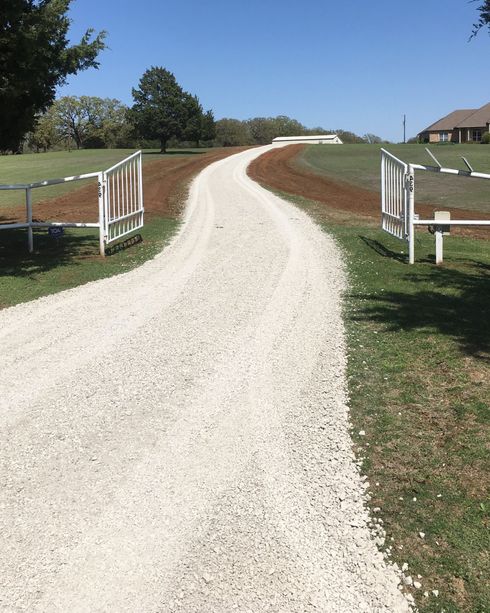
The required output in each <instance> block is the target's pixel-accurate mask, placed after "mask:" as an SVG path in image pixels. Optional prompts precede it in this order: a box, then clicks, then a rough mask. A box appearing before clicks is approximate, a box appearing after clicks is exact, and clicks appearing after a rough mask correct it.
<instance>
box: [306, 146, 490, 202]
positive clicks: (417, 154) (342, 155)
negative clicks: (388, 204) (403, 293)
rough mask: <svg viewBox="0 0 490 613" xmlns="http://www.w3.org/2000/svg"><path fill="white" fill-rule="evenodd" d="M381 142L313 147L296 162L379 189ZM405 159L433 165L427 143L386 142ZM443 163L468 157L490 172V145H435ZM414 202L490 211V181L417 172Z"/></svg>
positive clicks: (450, 164) (460, 165)
mask: <svg viewBox="0 0 490 613" xmlns="http://www.w3.org/2000/svg"><path fill="white" fill-rule="evenodd" d="M381 147H382V146H381V145H342V146H338V147H336V146H323V147H320V146H312V147H307V148H305V149H304V151H303V153H302V154H301V155H300V156H299V157H298V158H297V163H298V164H299V165H300V166H302V167H304V168H306V169H308V170H311V171H313V172H315V173H317V174H319V175H323V176H327V177H330V178H333V179H340V180H342V181H346V182H348V183H352V184H354V185H358V186H361V187H365V188H366V189H370V190H374V191H379V190H380V163H381V154H380V149H381ZM383 147H384V148H385V149H387V150H388V151H390V152H391V153H393V154H394V155H396V156H397V157H399V158H400V159H401V160H403V161H404V162H412V163H415V164H425V165H434V163H433V162H432V160H431V159H430V157H429V156H428V155H427V152H426V151H425V145H383ZM429 148H430V150H431V151H432V152H433V153H434V154H435V155H436V157H437V158H438V159H439V161H440V162H441V164H442V165H443V166H448V167H451V168H461V169H464V170H466V166H465V165H464V162H463V161H462V159H461V156H464V157H466V158H467V159H468V161H469V162H470V164H471V165H472V166H473V168H474V169H475V170H477V171H479V172H485V173H489V174H490V145H488V146H487V145H435V146H434V145H432V146H429ZM415 202H416V203H417V202H430V203H432V204H436V205H440V206H449V207H450V206H453V207H459V208H465V209H476V210H481V211H484V212H487V213H490V180H482V179H467V178H464V177H454V176H450V175H436V174H434V173H428V172H422V171H417V172H416V193H415Z"/></svg>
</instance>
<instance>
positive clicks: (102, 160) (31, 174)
mask: <svg viewBox="0 0 490 613" xmlns="http://www.w3.org/2000/svg"><path fill="white" fill-rule="evenodd" d="M206 151H209V149H204V148H203V149H185V150H169V151H168V153H166V154H161V153H159V151H157V150H145V151H144V152H143V164H147V163H149V162H152V161H154V160H157V159H162V158H164V157H170V156H171V157H176V156H188V155H199V154H202V153H205V152H206ZM134 152H135V149H84V150H81V151H76V150H73V151H54V152H49V153H36V154H27V155H5V156H0V185H13V184H25V183H34V182H36V181H41V180H44V179H59V178H63V177H72V176H77V175H81V174H87V173H91V172H98V171H102V170H107V169H108V168H110V167H111V166H113V165H114V164H117V163H118V162H120V161H122V160H124V159H125V158H126V157H128V156H129V155H132V154H133V153H134ZM95 180H96V179H89V180H86V181H74V182H72V183H66V184H63V185H56V186H50V187H43V188H39V189H35V190H33V192H32V195H33V202H34V203H36V202H39V201H41V200H48V199H50V198H55V197H56V196H61V195H63V194H66V193H68V192H70V191H72V190H75V189H79V188H80V187H82V186H83V185H86V184H87V183H88V182H89V181H95ZM24 203H25V191H23V190H18V191H0V211H1V208H2V206H11V205H14V204H15V205H21V204H24ZM94 210H95V211H96V210H97V203H94Z"/></svg>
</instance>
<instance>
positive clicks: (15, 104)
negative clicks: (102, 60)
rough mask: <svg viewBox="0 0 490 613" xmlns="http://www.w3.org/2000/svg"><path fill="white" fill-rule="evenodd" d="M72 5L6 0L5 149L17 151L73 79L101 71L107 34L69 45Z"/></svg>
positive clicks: (67, 0) (0, 102) (2, 64)
mask: <svg viewBox="0 0 490 613" xmlns="http://www.w3.org/2000/svg"><path fill="white" fill-rule="evenodd" d="M71 1H72V0H1V12H0V109H1V113H0V150H3V151H8V150H10V151H16V150H18V149H19V146H20V144H21V142H22V139H23V137H24V135H25V134H26V133H27V132H29V131H30V130H32V128H33V126H34V124H35V121H36V117H37V115H38V114H39V112H41V111H44V110H45V109H46V108H47V107H48V106H49V105H50V104H51V103H52V102H53V100H54V98H55V92H56V87H57V86H58V85H60V84H62V83H64V82H65V80H66V77H67V76H68V75H72V74H76V73H77V72H79V71H81V70H85V69H86V68H89V67H94V68H97V67H98V62H97V59H96V58H97V56H98V54H99V52H100V51H101V50H102V49H104V37H105V33H104V32H101V33H99V34H94V32H93V30H87V32H86V33H85V34H84V36H83V37H82V39H81V41H80V42H79V43H78V44H76V45H69V42H68V38H67V35H68V30H69V27H70V19H69V18H68V16H67V13H68V9H69V7H70V4H71Z"/></svg>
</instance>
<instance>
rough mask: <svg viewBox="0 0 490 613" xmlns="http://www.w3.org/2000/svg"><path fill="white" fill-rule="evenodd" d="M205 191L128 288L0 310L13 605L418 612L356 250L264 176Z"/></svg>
mask: <svg viewBox="0 0 490 613" xmlns="http://www.w3.org/2000/svg"><path fill="white" fill-rule="evenodd" d="M267 149H268V148H267V147H266V148H261V149H254V150H249V151H246V152H244V153H240V154H238V155H235V156H233V157H230V158H227V159H225V160H222V161H220V162H217V163H215V164H213V165H212V166H210V167H208V168H207V169H205V170H204V171H203V172H202V173H201V174H200V175H199V176H198V178H197V179H196V180H195V181H194V183H193V186H192V189H191V194H190V198H189V202H188V207H187V211H186V216H185V221H184V224H183V226H182V229H181V231H180V232H179V234H178V235H177V237H176V238H175V239H174V241H173V242H172V244H171V245H170V246H169V247H168V248H166V249H165V250H164V251H163V253H162V254H161V255H160V256H158V257H157V258H156V259H155V260H152V261H151V262H148V263H146V264H145V265H144V266H142V267H141V268H139V269H137V270H134V271H132V272H130V273H127V274H124V275H121V276H119V277H116V278H112V279H106V280H102V281H97V282H95V283H90V284H88V285H85V286H83V287H80V288H77V289H74V290H70V291H66V292H63V293H61V294H57V295H54V296H49V297H47V298H43V299H40V300H37V301H35V302H32V303H28V304H23V305H20V306H18V307H14V308H11V309H7V310H4V311H2V312H0V347H1V375H0V425H1V439H0V480H1V483H0V486H1V498H0V610H1V611H12V612H13V611H15V612H20V611H29V612H31V611H43V612H49V613H54V612H63V613H65V612H67V611H70V612H78V611H80V612H81V611H86V612H87V613H88V612H90V613H93V612H99V611H100V612H102V611H103V612H114V613H119V612H125V611H127V612H134V611H141V612H143V613H146V612H148V613H156V612H161V613H164V612H165V613H166V612H174V611H175V612H179V613H187V612H188V613H194V612H199V613H207V612H220V613H229V612H230V611H235V610H236V611H243V612H249V611H252V612H254V613H255V612H257V613H261V612H263V611H275V612H278V613H279V612H280V613H288V612H291V613H293V612H298V613H300V612H304V611H321V612H330V611H331V612H335V613H342V612H346V613H347V612H348V613H352V612H354V611H356V612H363V611H366V612H367V611H372V612H374V611H376V612H384V611H386V612H388V611H390V612H397V611H408V610H409V607H408V603H407V601H406V599H405V598H404V596H403V595H402V594H401V592H400V590H399V589H398V587H397V586H398V583H399V581H400V577H399V576H398V575H397V574H396V573H395V571H394V570H393V569H392V568H391V567H388V566H387V565H386V563H385V562H384V560H383V556H382V554H381V553H379V552H378V550H377V548H376V546H375V544H374V541H373V539H372V536H371V535H370V532H369V529H368V527H367V524H368V522H369V516H368V513H367V511H366V508H365V506H364V496H365V490H364V488H363V482H362V480H361V477H360V475H359V473H358V470H357V468H356V466H355V463H354V456H353V453H352V450H351V440H350V438H349V432H348V429H349V422H348V411H347V406H346V384H345V365H346V357H345V345H344V330H343V325H342V320H341V297H342V292H343V290H344V288H345V277H344V271H343V267H342V258H341V254H340V252H339V249H338V248H337V246H336V245H335V243H334V242H333V240H331V239H330V238H329V237H328V236H327V235H325V234H324V233H323V232H322V231H321V230H320V229H319V228H318V227H317V226H316V225H315V224H314V223H313V222H312V221H311V220H310V219H309V218H308V217H307V216H306V215H305V214H303V213H302V212H301V211H299V210H297V209H296V208H294V207H293V206H292V205H290V204H288V203H286V202H284V201H282V200H281V199H279V198H277V197H275V196H274V195H272V194H270V193H269V192H267V191H265V190H264V189H262V188H261V187H259V186H258V185H257V184H255V183H254V182H253V181H252V180H251V179H249V178H248V177H247V175H246V167H247V165H248V163H249V162H250V161H251V160H252V159H254V158H255V157H257V156H258V155H259V154H261V153H263V152H264V151H266V150H267Z"/></svg>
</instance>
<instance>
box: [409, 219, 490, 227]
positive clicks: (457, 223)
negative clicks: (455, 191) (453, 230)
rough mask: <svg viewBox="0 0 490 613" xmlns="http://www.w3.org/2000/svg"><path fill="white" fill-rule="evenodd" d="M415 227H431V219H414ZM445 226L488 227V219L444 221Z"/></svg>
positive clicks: (489, 223) (489, 222)
mask: <svg viewBox="0 0 490 613" xmlns="http://www.w3.org/2000/svg"><path fill="white" fill-rule="evenodd" d="M413 223H414V224H415V225H416V226H433V225H434V223H435V221H434V220H433V219H416V220H414V222H413ZM444 225H445V226H490V219H447V220H446V219H445V220H444Z"/></svg>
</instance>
